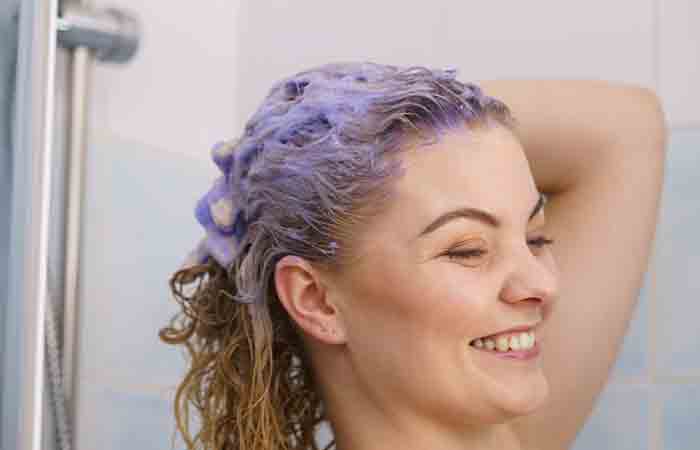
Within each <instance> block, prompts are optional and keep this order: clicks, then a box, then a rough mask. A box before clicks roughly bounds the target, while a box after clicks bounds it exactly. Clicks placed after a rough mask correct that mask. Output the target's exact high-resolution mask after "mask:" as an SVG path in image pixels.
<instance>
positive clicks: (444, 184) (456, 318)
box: [334, 126, 557, 424]
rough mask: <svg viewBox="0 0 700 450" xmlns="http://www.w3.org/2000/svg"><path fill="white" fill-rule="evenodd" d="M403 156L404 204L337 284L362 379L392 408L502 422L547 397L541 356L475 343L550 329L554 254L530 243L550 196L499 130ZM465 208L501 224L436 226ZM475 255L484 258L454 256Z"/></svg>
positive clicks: (371, 229) (386, 215) (370, 232)
mask: <svg viewBox="0 0 700 450" xmlns="http://www.w3.org/2000/svg"><path fill="white" fill-rule="evenodd" d="M400 157H401V159H402V161H403V162H404V165H405V167H406V169H407V170H406V173H405V176H404V177H402V178H401V179H400V180H399V181H398V182H397V184H396V198H395V199H394V201H393V202H392V203H391V206H390V207H389V209H388V210H386V211H385V212H382V214H381V215H379V216H377V217H375V218H373V219H372V220H371V221H370V222H369V223H368V224H366V228H364V229H363V231H362V233H361V235H360V236H358V242H357V243H356V245H358V246H359V247H358V248H359V253H360V254H361V258H360V259H359V261H358V262H357V263H356V264H354V265H352V266H351V267H350V268H349V269H348V270H346V271H344V272H343V273H342V274H341V275H340V278H339V279H337V280H335V281H334V282H337V287H338V289H337V290H336V295H338V296H339V298H340V299H341V301H340V302H339V310H340V312H341V315H342V318H343V319H342V320H343V326H344V330H345V338H346V352H347V358H348V359H349V361H350V364H351V365H352V367H353V374H354V376H356V377H359V379H360V380H361V381H362V382H363V385H364V388H365V389H366V390H368V392H367V393H368V395H370V396H371V398H373V399H374V401H376V402H378V403H379V404H381V405H384V406H388V407H390V408H392V409H393V411H402V410H403V411H412V414H416V413H417V414H425V415H427V416H428V417H432V418H436V417H442V419H443V420H444V421H447V422H455V421H457V422H458V423H459V424H464V423H469V424H477V423H497V422H503V421H504V420H506V419H508V418H511V417H515V416H518V415H522V414H527V413H529V412H531V411H533V410H535V409H537V408H538V407H539V406H540V405H542V403H543V402H544V401H545V400H546V397H547V394H548V385H547V380H546V379H545V377H544V373H543V371H542V365H541V357H538V358H536V359H534V360H530V361H522V360H513V359H504V358H501V357H497V356H495V355H493V354H491V353H490V352H489V353H487V352H485V351H481V350H477V349H476V348H474V347H471V346H469V342H470V341H472V340H473V339H475V338H478V337H482V336H487V335H492V334H495V333H498V332H501V331H503V330H506V329H509V328H512V327H516V326H521V325H533V324H537V326H540V325H541V321H542V319H543V317H547V316H548V312H547V311H548V309H549V308H550V306H551V302H552V301H553V299H554V297H555V295H556V294H557V275H556V267H555V262H554V259H553V257H552V254H551V252H550V250H549V249H548V248H547V247H546V246H545V247H543V248H539V247H537V246H536V245H534V244H532V243H530V244H528V241H532V240H533V239H536V238H538V237H541V236H542V235H543V226H544V224H545V216H544V212H543V211H542V210H541V211H540V212H539V213H538V214H537V215H535V216H534V217H533V218H532V220H529V218H530V213H531V212H532V211H533V207H534V206H535V205H536V204H537V201H538V199H539V193H538V191H537V188H536V186H535V183H534V180H533V177H532V174H531V171H530V167H529V164H528V161H527V159H526V157H525V154H524V152H523V150H522V147H521V146H520V144H519V142H518V140H517V139H516V138H515V137H514V136H513V135H512V134H511V133H510V132H509V131H508V130H506V129H505V128H502V127H500V126H499V127H495V128H492V129H490V130H483V131H472V132H469V131H467V130H466V129H464V130H459V131H453V132H450V134H448V135H444V136H443V139H442V140H441V142H440V143H438V144H435V145H433V146H430V147H422V148H413V149H410V150H408V151H406V152H404V153H402V154H401V156H400ZM460 208H478V209H481V210H484V211H487V212H488V213H490V214H492V215H493V216H495V217H496V218H497V220H498V221H499V222H500V226H498V227H495V226H492V225H489V224H487V223H484V222H482V221H479V220H476V219H472V218H465V217H460V218H455V219H453V220H449V221H445V222H444V223H443V224H442V225H441V226H438V227H437V228H435V227H429V225H430V224H431V223H434V221H435V220H436V219H438V218H439V217H441V216H442V215H443V214H445V213H448V212H451V211H454V210H458V209H460ZM426 228H433V229H432V230H431V231H429V232H424V230H426ZM547 237H551V236H547ZM465 250H467V251H469V250H476V251H478V252H480V253H481V254H478V253H473V256H471V257H468V258H467V257H461V258H460V257H457V256H450V255H449V254H448V252H459V251H465ZM535 334H536V335H537V336H538V337H539V335H538V334H537V331H535ZM542 344H543V346H546V345H547V343H546V342H545V343H542Z"/></svg>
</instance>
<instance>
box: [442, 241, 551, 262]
mask: <svg viewBox="0 0 700 450" xmlns="http://www.w3.org/2000/svg"><path fill="white" fill-rule="evenodd" d="M527 243H528V245H534V246H535V247H536V248H543V247H544V246H546V245H551V244H553V243H554V239H549V238H548V237H546V236H538V237H537V238H535V239H530V240H529V241H527ZM486 253H488V252H487V251H486V250H484V249H480V248H474V249H467V250H454V251H449V252H446V253H445V255H446V256H448V257H449V258H450V259H452V258H457V259H469V258H476V257H479V256H483V255H484V254H486Z"/></svg>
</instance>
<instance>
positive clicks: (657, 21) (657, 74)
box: [651, 0, 661, 94]
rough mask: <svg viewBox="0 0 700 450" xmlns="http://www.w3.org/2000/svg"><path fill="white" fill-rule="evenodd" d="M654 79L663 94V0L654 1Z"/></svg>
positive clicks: (652, 53)
mask: <svg viewBox="0 0 700 450" xmlns="http://www.w3.org/2000/svg"><path fill="white" fill-rule="evenodd" d="M652 9H653V13H652V26H651V35H652V44H651V49H652V50H651V62H652V78H653V80H654V87H655V89H656V92H658V93H659V94H661V0H652Z"/></svg>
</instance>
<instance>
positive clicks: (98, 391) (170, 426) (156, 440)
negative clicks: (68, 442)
mask: <svg viewBox="0 0 700 450" xmlns="http://www.w3.org/2000/svg"><path fill="white" fill-rule="evenodd" d="M81 395H82V396H83V398H82V400H81V402H82V409H81V410H79V411H80V412H81V413H80V414H79V416H78V424H79V429H78V430H77V431H78V433H77V435H76V436H75V438H74V439H75V447H76V448H99V449H102V450H123V449H163V450H168V449H170V448H171V440H172V434H173V430H174V427H175V419H174V416H173V412H172V405H171V401H170V400H169V399H167V398H165V397H163V396H160V395H157V394H151V393H142V392H134V391H128V390H119V389H114V388H110V387H105V386H99V385H91V386H89V387H85V388H84V389H83V390H82V392H81ZM184 447H185V446H184V445H183V441H182V439H181V438H179V435H178V437H177V438H176V439H175V447H172V448H184Z"/></svg>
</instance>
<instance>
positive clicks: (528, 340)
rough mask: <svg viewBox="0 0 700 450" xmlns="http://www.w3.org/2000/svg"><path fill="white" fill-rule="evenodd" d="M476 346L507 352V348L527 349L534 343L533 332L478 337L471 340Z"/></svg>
mask: <svg viewBox="0 0 700 450" xmlns="http://www.w3.org/2000/svg"><path fill="white" fill-rule="evenodd" d="M472 345H473V346H474V347H476V348H486V349H487V350H494V349H495V350H497V351H500V352H507V351H509V350H515V351H518V350H528V349H531V348H532V347H533V346H534V345H535V332H534V331H530V332H522V333H520V334H515V335H512V336H499V337H498V338H497V339H496V340H494V339H493V338H479V339H475V340H474V341H473V342H472Z"/></svg>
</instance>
